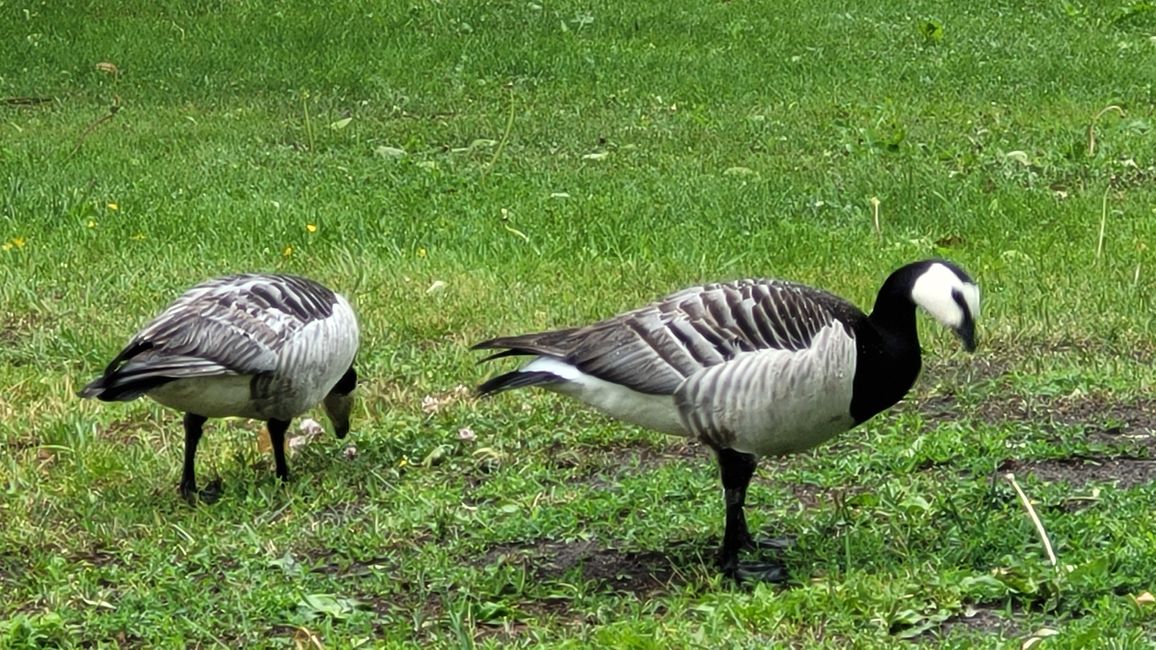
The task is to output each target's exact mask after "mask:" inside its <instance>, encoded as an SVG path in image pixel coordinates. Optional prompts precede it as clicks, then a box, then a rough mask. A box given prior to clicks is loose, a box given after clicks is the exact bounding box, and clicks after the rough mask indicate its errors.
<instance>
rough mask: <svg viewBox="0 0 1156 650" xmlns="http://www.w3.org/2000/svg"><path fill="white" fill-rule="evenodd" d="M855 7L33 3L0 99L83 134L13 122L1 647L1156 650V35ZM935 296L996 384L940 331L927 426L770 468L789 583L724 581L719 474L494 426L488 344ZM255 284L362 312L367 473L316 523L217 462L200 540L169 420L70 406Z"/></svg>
mask: <svg viewBox="0 0 1156 650" xmlns="http://www.w3.org/2000/svg"><path fill="white" fill-rule="evenodd" d="M860 4H861V5H862V6H860V7H857V8H849V7H847V6H846V5H845V4H844V3H837V2H832V1H831V0H817V1H811V2H765V1H764V2H684V1H682V0H674V1H673V2H664V3H625V4H623V3H617V2H594V3H579V2H573V1H571V0H561V1H559V2H528V1H527V2H488V3H467V2H457V1H452V0H449V1H445V2H428V1H423V0H414V1H412V2H409V3H387V2H349V3H336V4H332V5H318V6H314V5H313V4H312V3H301V2H270V3H262V2H253V1H252V0H216V1H207V0H206V1H201V2H141V1H136V0H127V1H124V2H119V3H98V2H80V1H74V2H68V1H62V2H40V3H36V2H31V1H27V2H15V3H12V2H7V3H5V2H0V41H2V42H3V43H5V45H4V51H5V57H4V62H5V65H4V66H2V68H0V99H3V98H10V99H11V98H49V99H50V101H47V102H43V103H34V105H31V106H28V105H19V103H18V102H13V101H5V103H4V104H3V105H0V179H2V181H0V182H2V183H3V185H2V187H0V244H2V246H0V387H2V388H3V390H0V522H2V526H0V646H5V647H7V646H11V647H32V646H37V645H43V646H66V647H73V646H105V647H115V646H122V647H123V646H129V647H134V646H139V647H158V646H173V647H181V646H186V645H195V646H201V647H210V646H220V645H225V646H229V647H240V646H242V645H243V646H245V647H262V646H266V645H267V646H274V647H286V646H292V645H293V644H294V642H296V643H297V644H298V645H300V646H301V647H309V646H311V645H312V647H317V645H316V644H321V645H323V646H324V647H327V648H340V647H354V646H379V645H380V646H385V647H455V648H464V647H474V646H479V647H498V646H510V647H531V646H534V647H537V646H550V647H574V648H577V647H589V646H592V645H598V646H613V647H629V648H673V647H752V648H753V647H766V646H768V645H792V646H799V647H831V648H842V647H848V646H860V647H875V646H904V645H907V644H910V643H921V644H930V645H934V644H942V645H944V646H948V647H1003V646H1014V647H1018V646H1019V644H1020V643H1022V642H1023V641H1024V640H1026V639H1027V638H1028V637H1030V636H1032V635H1033V634H1034V633H1036V632H1037V631H1038V630H1041V629H1044V628H1047V629H1050V630H1054V631H1056V632H1058V633H1057V634H1055V635H1054V636H1050V637H1047V638H1046V639H1044V640H1043V641H1042V645H1041V646H1037V647H1070V648H1080V647H1105V646H1107V645H1109V644H1111V645H1114V647H1147V646H1151V645H1152V644H1154V643H1156V605H1154V604H1152V603H1148V604H1145V603H1144V599H1143V598H1141V599H1140V600H1139V601H1137V600H1136V597H1137V596H1140V595H1141V594H1143V593H1144V592H1146V591H1153V590H1156V583H1154V581H1153V577H1152V576H1153V569H1152V568H1153V566H1156V532H1153V531H1154V528H1153V527H1152V525H1151V521H1152V513H1153V511H1154V509H1156V487H1153V482H1152V479H1153V477H1156V471H1153V470H1152V465H1153V464H1152V463H1151V462H1148V463H1145V462H1141V461H1137V460H1133V459H1134V458H1152V456H1153V452H1154V451H1156V443H1154V442H1153V438H1152V436H1153V435H1154V430H1156V416H1154V415H1153V413H1154V412H1156V402H1154V401H1153V398H1152V394H1153V390H1154V385H1156V370H1154V361H1156V344H1154V343H1153V341H1156V304H1154V303H1156V301H1154V296H1156V289H1154V287H1156V280H1154V278H1156V208H1154V207H1153V206H1156V190H1154V189H1153V188H1154V185H1153V180H1154V179H1156V167H1154V165H1156V132H1154V130H1153V120H1154V119H1156V115H1154V113H1156V108H1154V106H1156V91H1154V87H1156V86H1154V84H1156V46H1154V45H1153V42H1152V34H1153V33H1154V30H1156V10H1153V9H1152V6H1151V4H1150V3H1144V2H1136V1H1125V2H1108V1H1106V2H1100V3H1094V2H1087V3H1080V2H1058V1H1057V2H1016V3H1013V2H988V3H979V4H976V5H975V6H973V7H964V6H963V5H964V4H965V3H932V2H916V1H912V2H905V3H899V2H886V3H874V4H872V3H860ZM954 5H958V6H954ZM101 62H107V63H112V64H114V65H115V66H116V70H117V72H116V74H111V73H109V72H106V71H102V70H99V69H97V67H96V64H97V63H101ZM114 103H115V104H116V105H117V106H119V110H118V111H117V112H116V113H115V114H111V113H110V109H109V107H110V106H112V105H114ZM1112 105H1115V106H1119V107H1120V108H1122V109H1123V111H1124V114H1123V115H1121V114H1119V113H1118V112H1116V111H1114V110H1109V111H1106V112H1104V109H1105V108H1106V107H1108V106H1112ZM1101 113H1102V114H1101ZM106 116H108V119H104V120H103V121H102V118H104V117H106ZM1097 116H1099V117H1098V118H1097ZM1090 127H1094V136H1095V150H1094V152H1090V151H1089V135H1088V134H1089V128H1090ZM394 149H400V150H403V151H404V152H405V153H404V155H401V156H397V155H394V154H396V152H393V151H391V150H394ZM872 197H877V198H878V199H879V201H880V217H881V225H882V233H881V235H880V236H877V235H876V233H875V232H874V230H873V225H872V211H871V198H872ZM1105 206H1106V207H1105ZM1105 210H1106V212H1105ZM1102 216H1103V217H1104V219H1105V221H1104V237H1103V242H1102V253H1101V254H1100V256H1099V257H1098V258H1097V248H1098V246H1099V245H1100V241H1099V232H1100V224H1101V218H1102ZM309 225H312V226H315V228H313V229H311V228H309V227H307V226H309ZM932 255H941V256H946V257H949V258H951V259H953V260H955V261H957V262H959V263H960V264H962V265H963V266H964V267H965V268H967V269H968V270H969V271H971V272H972V273H973V275H975V276H976V277H977V279H978V280H979V282H980V283H981V285H982V287H983V291H984V301H985V302H984V314H983V317H982V319H981V321H980V331H981V350H980V352H979V353H978V354H977V355H975V356H968V355H966V354H964V353H962V352H961V351H959V350H958V346H957V345H956V344H955V342H954V341H953V340H952V339H951V338H950V336H949V335H948V334H947V333H945V332H942V331H940V330H939V329H938V328H936V327H932V326H928V327H925V328H924V332H923V334H924V348H925V353H926V354H925V356H926V359H927V367H926V370H925V373H924V377H923V378H922V379H921V381H920V383H919V384H918V386H917V388H916V390H915V391H914V392H913V394H912V395H911V397H910V399H909V400H908V401H907V402H905V403H904V405H902V406H901V407H898V408H897V409H894V410H892V411H890V412H888V413H885V414H883V415H881V416H879V417H878V418H876V419H875V420H873V421H871V422H870V423H868V424H867V425H865V426H863V427H862V428H860V429H858V430H856V431H854V432H851V433H849V434H846V435H844V436H842V437H841V438H838V439H836V441H835V442H834V443H833V444H830V445H827V446H825V447H822V448H820V449H818V450H816V451H814V452H811V453H808V454H803V455H801V456H798V457H795V458H791V459H786V460H780V461H774V460H771V461H767V462H765V463H764V465H763V467H762V468H761V470H760V472H759V474H758V475H757V479H756V484H755V485H754V486H753V488H752V495H751V499H750V501H751V506H750V508H749V516H750V517H752V525H753V526H756V527H759V528H762V529H765V530H767V531H769V532H776V531H777V532H784V533H789V534H791V535H794V536H795V537H796V538H797V543H796V545H795V546H794V547H793V548H792V549H790V550H789V551H787V552H786V554H785V560H786V563H787V565H788V568H789V570H790V572H791V575H792V582H791V583H790V584H789V585H788V586H787V587H784V588H768V587H761V586H760V587H758V588H755V589H753V590H749V591H748V590H737V589H734V588H732V587H730V586H729V585H727V584H726V583H724V582H721V581H720V580H719V578H718V577H717V576H716V575H715V571H714V568H713V566H712V564H711V559H712V557H713V556H712V553H713V549H714V547H715V545H716V544H717V542H718V538H719V535H720V534H721V525H722V503H721V498H720V489H719V485H718V479H717V476H716V470H715V468H714V467H713V464H712V462H711V461H710V460H709V458H708V455H707V454H706V453H705V452H704V451H703V450H701V449H694V448H688V447H686V446H685V444H684V443H683V442H682V441H679V440H675V439H669V438H665V437H663V436H661V435H658V434H654V433H650V432H646V431H642V430H638V429H635V428H631V427H625V426H621V425H618V424H616V423H613V422H610V421H608V420H606V419H604V418H602V417H600V416H598V415H596V414H593V413H591V412H589V411H587V410H584V409H582V408H580V407H579V406H577V405H576V404H574V403H571V402H568V401H565V400H562V399H560V398H556V397H553V396H550V395H548V394H544V393H541V392H524V393H515V394H510V395H507V396H502V397H500V398H498V399H495V400H491V401H485V402H476V401H474V400H472V399H470V398H468V397H463V395H462V394H461V391H455V387H457V386H460V385H465V386H470V385H473V384H474V383H476V382H477V381H479V380H481V379H482V378H484V377H485V376H487V374H488V373H490V372H493V371H496V370H497V369H498V368H497V367H496V366H495V367H490V368H479V367H476V366H475V365H474V363H475V361H476V360H477V358H478V355H474V354H471V353H470V352H468V350H467V347H468V345H469V344H470V343H472V342H475V341H478V340H481V339H483V338H486V337H489V336H494V335H498V334H505V333H515V332H521V331H529V330H534V329H538V328H545V327H554V326H564V325H573V324H578V323H582V322H586V321H589V320H592V319H596V318H600V317H604V316H607V315H610V314H613V313H615V312H617V311H619V310H622V309H626V308H629V307H633V306H637V305H639V304H640V303H642V302H643V301H646V300H649V299H652V298H655V297H657V296H659V295H662V294H664V293H666V292H668V291H671V290H673V289H676V288H680V287H684V286H688V285H691V284H694V283H696V282H700V281H706V280H717V279H727V278H736V277H741V276H774V277H785V278H791V279H796V280H801V281H804V282H808V283H812V284H815V285H818V286H822V287H825V288H828V289H831V290H833V291H835V292H837V293H840V294H842V295H845V296H847V297H849V298H850V299H852V300H854V301H855V302H857V303H858V304H860V305H862V306H864V307H869V306H870V303H871V300H872V299H873V295H874V291H875V289H876V288H877V287H878V285H879V283H880V282H881V281H882V279H883V278H884V277H886V274H887V273H888V272H889V271H890V270H892V269H893V268H895V267H897V266H899V265H901V264H903V263H905V262H908V261H911V260H914V259H918V258H922V257H927V256H932ZM241 270H270V271H271V270H276V271H288V272H297V273H304V274H308V275H310V276H312V277H315V278H317V279H319V280H321V281H324V282H326V283H328V284H330V285H331V286H334V287H335V288H338V289H340V290H341V291H343V292H345V293H347V294H348V295H350V296H351V298H352V299H353V300H354V301H355V302H356V304H357V307H358V311H359V314H360V317H361V319H362V326H363V330H364V332H365V334H364V338H363V348H362V352H361V354H360V369H361V374H362V375H363V377H364V379H365V383H364V384H363V386H362V388H361V389H360V390H359V396H358V397H359V400H358V406H357V410H356V411H355V415H356V421H355V424H354V433H353V434H352V436H351V438H350V439H349V441H350V444H353V445H355V446H356V449H357V453H356V455H354V456H353V457H352V458H347V457H346V455H345V453H344V445H343V444H342V443H339V442H337V441H335V440H333V439H332V438H331V437H328V436H326V437H324V438H322V439H320V440H319V441H317V442H314V443H313V444H311V445H309V446H308V447H306V448H305V449H304V451H303V452H301V453H298V454H296V455H295V456H293V457H292V458H291V459H290V466H291V469H292V470H293V472H294V474H295V480H294V481H293V482H291V483H290V484H288V485H287V486H284V487H282V486H280V485H277V484H276V483H275V481H274V479H273V476H272V470H271V468H270V465H271V462H270V460H269V459H268V458H267V457H266V456H264V455H262V454H259V453H258V451H257V449H256V446H255V443H254V440H255V434H256V430H257V428H258V425H256V424H254V423H246V422H240V421H236V422H216V421H215V422H212V423H210V427H211V428H210V429H209V430H208V435H207V436H206V438H205V441H204V443H203V444H202V447H201V453H200V456H199V461H200V462H199V466H198V468H199V470H200V475H201V476H202V477H203V479H208V478H211V477H213V476H216V475H219V476H220V477H221V478H222V479H223V481H224V484H225V489H226V493H225V496H224V498H223V499H222V501H221V502H220V503H218V504H216V505H214V506H211V507H199V508H196V509H190V508H188V507H187V506H185V505H184V503H183V502H182V501H180V500H179V499H178V498H177V495H176V491H175V485H176V483H177V480H178V473H179V467H180V449H181V446H182V437H181V434H180V426H179V417H178V415H177V414H175V413H172V412H168V411H165V410H163V409H161V408H160V407H158V406H156V405H154V404H152V403H147V402H143V401H142V402H138V403H133V404H129V405H100V404H93V403H88V402H81V401H80V400H78V399H76V398H75V397H74V396H73V394H74V392H75V390H76V389H77V388H78V387H79V386H80V385H82V383H83V382H85V381H86V380H88V379H89V378H91V377H92V376H93V375H94V374H95V373H97V372H98V371H99V370H100V369H101V368H102V367H103V364H104V363H106V362H107V361H108V360H109V359H110V358H111V357H112V355H113V354H115V352H116V351H117V350H118V349H119V347H120V345H122V344H123V343H124V342H125V340H127V337H128V336H129V335H130V334H131V333H132V332H133V331H134V330H135V329H136V328H137V327H139V326H140V325H141V324H143V322H144V321H145V320H147V319H148V318H149V317H151V316H152V315H154V314H155V313H156V312H157V311H158V310H159V309H160V308H162V307H163V306H164V305H165V304H167V302H168V301H169V300H171V299H172V298H173V297H175V295H176V294H177V293H178V292H179V291H181V290H183V289H184V288H186V287H188V286H189V285H191V284H193V283H195V282H197V281H199V280H201V279H204V278H205V277H207V276H210V275H214V274H222V273H226V272H234V271H241ZM435 282H442V283H444V287H443V288H442V289H440V290H434V291H432V292H431V291H429V289H430V288H431V287H432V286H433V285H434V283H435ZM924 323H925V324H929V321H924ZM428 396H440V397H441V400H440V401H439V402H437V403H436V404H434V403H431V402H430V401H429V400H427V402H426V408H424V409H423V406H422V404H423V398H425V397H428ZM466 427H468V428H470V429H471V430H472V431H473V432H474V433H475V434H476V440H473V441H470V440H461V439H459V430H460V429H463V428H466ZM1083 459H1098V463H1093V462H1086V461H1085V460H1083ZM1105 459H1114V460H1105ZM1009 470H1011V471H1014V472H1015V473H1016V475H1017V480H1018V481H1019V482H1020V484H1021V485H1022V486H1023V487H1024V489H1025V490H1026V491H1027V492H1028V494H1029V495H1030V496H1031V497H1032V498H1033V499H1034V502H1035V508H1036V509H1037V511H1038V513H1039V515H1040V517H1041V518H1042V521H1043V523H1044V526H1045V527H1046V529H1047V530H1048V533H1049V535H1050V537H1051V540H1052V543H1053V544H1054V545H1055V548H1056V552H1057V554H1058V556H1059V560H1060V563H1061V564H1062V565H1065V566H1070V567H1072V570H1071V571H1070V572H1068V571H1061V572H1057V571H1056V570H1054V569H1053V568H1052V567H1051V566H1050V565H1049V564H1048V562H1047V560H1046V558H1045V556H1044V553H1043V548H1042V545H1041V544H1040V542H1039V539H1038V538H1037V536H1036V534H1035V532H1034V529H1033V527H1032V524H1031V522H1030V520H1029V519H1028V517H1027V515H1026V514H1025V512H1024V510H1023V508H1022V507H1021V506H1020V504H1019V502H1018V501H1017V499H1016V496H1015V493H1014V492H1013V490H1012V488H1011V486H1010V484H1009V483H1007V482H1006V481H1005V480H1004V479H1003V478H1001V476H1002V474H1004V473H1005V472H1006V471H1009ZM326 595H327V596H326ZM969 615H970V616H969ZM311 635H313V636H311ZM909 637H910V638H912V639H913V640H908V639H909Z"/></svg>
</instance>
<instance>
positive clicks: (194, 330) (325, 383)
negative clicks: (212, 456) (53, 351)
mask: <svg viewBox="0 0 1156 650" xmlns="http://www.w3.org/2000/svg"><path fill="white" fill-rule="evenodd" d="M358 335H359V332H358V326H357V318H356V317H355V316H354V314H353V309H352V308H351V307H350V306H349V303H348V302H347V301H346V300H345V298H343V297H342V296H340V295H338V294H336V293H334V292H333V291H331V290H330V289H328V288H326V287H324V286H322V285H320V284H318V283H316V282H314V281H312V280H309V279H306V278H301V277H296V276H291V275H261V274H242V275H230V276H226V277H221V278H215V279H212V280H208V281H206V282H203V283H201V284H199V285H197V286H195V287H193V288H192V289H189V290H188V291H186V292H185V293H184V295H182V296H181V297H180V298H178V299H177V300H176V301H175V302H173V303H172V304H171V305H169V307H168V308H167V309H165V310H164V311H163V312H161V314H160V315H159V316H157V317H156V318H154V319H153V320H152V322H150V323H149V324H148V325H146V326H145V327H144V329H142V330H141V331H139V332H137V334H136V335H135V336H133V337H132V339H131V340H130V341H129V342H128V345H127V346H126V347H125V348H124V350H122V351H121V352H120V354H118V355H116V358H115V359H113V360H112V363H110V364H109V365H108V367H107V368H106V369H105V371H104V374H103V375H101V376H100V377H98V378H97V379H95V380H93V381H92V382H91V383H89V384H88V385H87V386H85V387H84V389H83V390H82V391H80V396H81V397H86V398H88V397H95V398H97V399H99V400H102V401H105V402H113V401H121V402H127V401H129V400H133V399H136V398H138V397H140V396H141V395H148V396H149V397H151V398H153V399H154V400H156V401H157V402H160V403H161V404H163V405H165V406H168V407H170V408H174V409H177V410H179V411H183V412H184V413H185V416H184V427H185V461H184V469H183V471H182V473H181V483H180V493H181V495H182V496H184V497H185V498H186V499H188V500H189V501H190V502H191V501H193V500H195V499H196V497H197V496H200V497H201V498H202V499H204V500H206V501H213V500H215V499H216V497H217V495H216V494H215V491H212V492H211V491H209V490H205V491H204V492H200V493H199V492H198V490H197V481H196V477H195V472H194V468H193V464H194V460H195V458H196V454H197V443H198V442H199V441H200V439H201V433H202V427H203V425H204V423H205V420H206V419H208V418H216V417H230V416H233V417H245V418H254V419H259V420H265V421H266V426H267V428H268V430H269V438H270V441H271V442H272V444H273V457H274V461H275V463H276V467H277V476H278V477H279V478H281V479H286V478H288V476H289V469H288V467H286V464H285V445H284V439H285V431H286V430H287V429H288V428H289V423H290V421H291V420H292V419H293V418H294V417H296V416H298V415H301V414H302V413H304V412H305V411H306V410H307V409H309V408H312V407H313V406H315V405H316V404H317V403H318V402H322V403H323V404H324V407H325V411H326V413H327V414H328V415H329V419H330V420H331V421H332V422H333V428H334V432H335V433H336V434H337V437H338V438H344V437H345V434H346V433H348V431H349V413H350V410H351V407H352V403H353V400H352V397H351V393H352V392H353V389H354V388H355V387H356V386H357V373H356V371H354V369H353V357H354V355H355V354H356V352H357V344H358Z"/></svg>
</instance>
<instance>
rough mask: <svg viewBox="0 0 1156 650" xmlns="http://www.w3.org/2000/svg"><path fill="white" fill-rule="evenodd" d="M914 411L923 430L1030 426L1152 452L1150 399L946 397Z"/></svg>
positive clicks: (1155, 404) (1155, 421)
mask: <svg viewBox="0 0 1156 650" xmlns="http://www.w3.org/2000/svg"><path fill="white" fill-rule="evenodd" d="M906 408H915V409H917V410H918V411H919V412H920V414H921V415H922V416H923V419H924V420H925V421H926V422H927V424H928V425H929V426H935V425H937V424H941V423H944V422H951V421H956V420H959V419H960V418H963V417H967V418H972V419H978V420H981V421H983V422H987V423H990V424H997V425H999V424H1007V423H1012V422H1014V423H1020V422H1022V423H1030V424H1031V425H1032V426H1033V427H1037V428H1042V429H1044V430H1051V431H1055V430H1057V429H1060V428H1066V427H1082V428H1083V429H1084V431H1085V433H1086V434H1087V435H1089V436H1092V437H1096V438H1098V439H1100V440H1101V441H1102V442H1111V443H1114V444H1115V443H1121V442H1128V441H1134V442H1136V443H1137V444H1139V445H1142V446H1146V447H1149V448H1156V399H1154V398H1133V399H1127V400H1119V399H1114V398H1112V397H1110V396H1107V395H1102V394H1090V393H1089V394H1082V395H1069V396H1045V395H1036V396H1031V397H1026V396H1023V395H1010V396H991V397H988V398H987V399H985V400H984V401H982V402H980V403H978V404H961V403H960V402H958V401H957V400H956V399H955V397H954V396H952V395H937V396H933V397H929V398H927V399H924V400H919V401H917V402H915V403H913V404H912V405H911V406H908V407H906Z"/></svg>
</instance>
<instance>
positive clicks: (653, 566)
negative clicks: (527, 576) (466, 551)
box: [479, 541, 686, 595]
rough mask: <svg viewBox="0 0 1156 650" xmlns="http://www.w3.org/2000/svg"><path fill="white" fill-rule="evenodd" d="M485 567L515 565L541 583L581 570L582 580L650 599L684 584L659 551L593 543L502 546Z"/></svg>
mask: <svg viewBox="0 0 1156 650" xmlns="http://www.w3.org/2000/svg"><path fill="white" fill-rule="evenodd" d="M479 564H480V565H481V566H489V565H493V564H515V565H519V566H521V567H523V568H524V569H525V570H526V571H527V572H529V573H531V574H532V575H533V576H534V577H535V578H536V579H538V580H546V581H554V580H559V579H562V578H563V577H565V576H567V575H568V574H570V573H571V571H573V570H575V569H577V571H578V575H579V576H580V577H581V579H583V580H586V581H589V582H595V583H598V584H599V585H602V586H604V587H609V588H610V589H611V590H613V591H615V592H619V593H626V594H634V595H648V594H653V593H657V592H661V591H666V590H668V589H669V588H670V587H671V586H672V585H674V584H683V583H685V582H686V578H685V577H684V576H683V575H681V574H680V573H679V572H678V569H677V568H676V565H675V562H674V561H673V560H672V558H671V557H670V556H668V555H666V554H663V553H660V552H657V551H622V550H619V549H615V548H609V547H604V546H601V545H599V544H598V543H597V542H593V541H579V542H553V541H541V542H533V543H529V544H521V543H513V544H500V545H498V546H495V547H493V548H491V549H490V550H489V551H488V552H487V553H486V554H485V555H483V556H482V559H481V561H480V562H479Z"/></svg>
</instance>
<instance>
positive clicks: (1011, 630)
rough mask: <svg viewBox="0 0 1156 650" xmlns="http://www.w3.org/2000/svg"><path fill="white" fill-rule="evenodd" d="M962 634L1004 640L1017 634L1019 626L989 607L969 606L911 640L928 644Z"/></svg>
mask: <svg viewBox="0 0 1156 650" xmlns="http://www.w3.org/2000/svg"><path fill="white" fill-rule="evenodd" d="M956 631H958V632H960V633H963V634H971V633H977V632H978V633H982V634H985V635H988V636H994V637H997V638H1006V637H1010V636H1016V635H1017V634H1019V624H1018V623H1017V622H1016V621H1015V620H1014V619H1009V618H1006V617H1004V616H1003V615H1001V613H1000V612H999V611H998V610H996V609H992V608H989V607H976V606H969V607H968V608H967V609H965V610H964V611H963V612H960V613H959V614H956V615H954V616H952V617H951V618H949V619H947V620H946V621H944V622H942V623H940V624H939V626H938V627H936V628H935V629H933V630H928V631H927V632H926V633H924V634H922V635H920V636H918V637H916V638H915V639H913V640H914V641H921V642H929V641H934V640H938V639H942V638H944V637H947V636H949V635H951V634H952V633H953V632H956Z"/></svg>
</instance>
